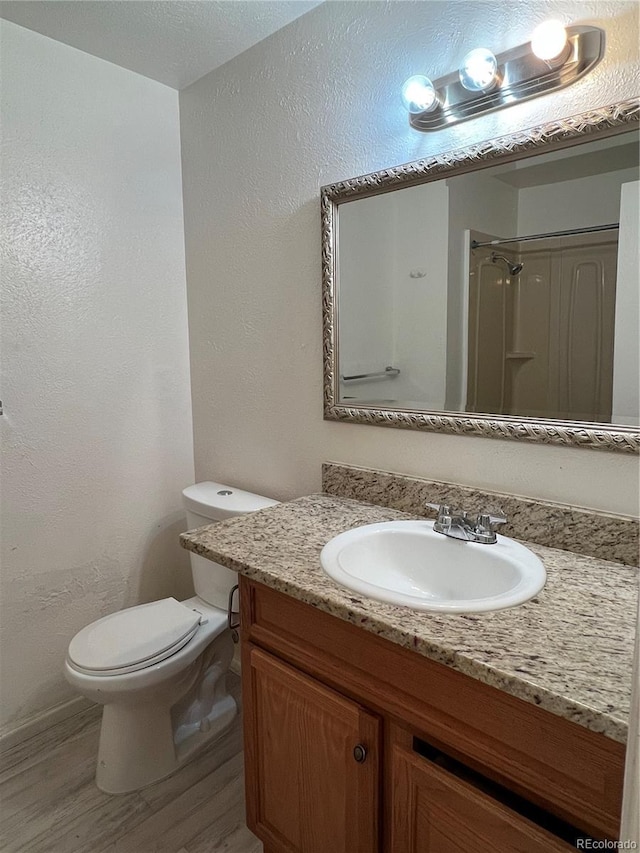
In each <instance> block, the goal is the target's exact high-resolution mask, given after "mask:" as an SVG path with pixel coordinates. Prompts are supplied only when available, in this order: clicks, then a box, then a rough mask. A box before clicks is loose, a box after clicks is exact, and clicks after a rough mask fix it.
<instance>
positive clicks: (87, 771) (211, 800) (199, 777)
mask: <svg viewBox="0 0 640 853" xmlns="http://www.w3.org/2000/svg"><path fill="white" fill-rule="evenodd" d="M230 685H231V687H232V692H233V693H234V694H235V695H236V697H237V698H239V680H238V679H237V677H236V676H234V675H232V676H231V677H230ZM99 711H100V709H99V708H98V709H91V710H89V711H84V712H82V713H81V714H77V715H76V716H75V717H74V718H71V719H69V720H65V721H63V722H61V723H59V724H57V725H56V726H52V727H51V728H52V730H51V731H49V732H42V733H40V734H39V735H37V736H35V737H33V738H31V739H30V741H26V742H24V743H22V744H19V745H17V746H15V747H13V748H11V749H10V750H9V751H7V753H5V755H4V756H3V758H4V769H3V772H2V774H1V775H0V815H1V816H2V822H1V825H0V850H2V851H3V853H262V845H261V844H260V842H259V841H258V840H257V839H256V838H255V836H254V835H253V834H252V833H251V832H249V830H248V829H247V827H246V824H245V817H244V791H243V788H244V778H243V767H242V722H241V718H240V716H238V718H237V719H236V720H235V721H234V723H233V724H232V726H231V727H230V728H229V729H228V731H227V732H226V733H225V734H224V735H223V736H222V737H221V738H219V739H218V740H217V741H215V742H213V743H211V744H207V746H206V747H205V748H204V749H202V750H200V751H199V752H198V753H197V754H196V755H195V756H194V757H193V758H192V760H191V761H189V762H188V763H187V764H185V765H184V766H183V767H182V768H180V770H178V771H177V772H176V773H174V774H173V775H172V776H170V777H169V778H168V779H163V780H161V781H160V782H157V783H156V784H155V785H151V786H149V787H147V788H144V789H142V790H141V791H137V792H134V793H131V794H124V795H119V796H110V795H108V794H104V793H103V792H102V791H99V790H98V788H97V787H96V785H95V780H94V776H95V761H96V756H97V746H98V736H99V725H100V720H99Z"/></svg>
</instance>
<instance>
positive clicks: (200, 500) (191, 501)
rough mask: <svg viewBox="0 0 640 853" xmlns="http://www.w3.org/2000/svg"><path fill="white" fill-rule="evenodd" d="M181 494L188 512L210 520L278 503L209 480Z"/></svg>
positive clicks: (189, 487)
mask: <svg viewBox="0 0 640 853" xmlns="http://www.w3.org/2000/svg"><path fill="white" fill-rule="evenodd" d="M182 494H183V497H184V504H185V506H186V508H187V509H188V510H191V512H195V513H198V515H202V516H204V517H205V518H211V519H212V520H215V519H222V518H231V517H232V516H234V515H244V514H245V513H249V512H256V511H257V510H259V509H265V508H266V507H269V506H275V505H276V504H277V503H278V501H274V500H272V499H271V498H265V497H264V496H263V495H254V494H253V493H252V492H245V491H243V490H242V489H236V488H235V486H225V485H224V483H214V482H212V481H210V480H209V481H207V482H204V483H195V484H194V485H193V486H187V488H186V489H183V492H182Z"/></svg>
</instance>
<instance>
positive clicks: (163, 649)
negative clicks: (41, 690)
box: [64, 482, 277, 794]
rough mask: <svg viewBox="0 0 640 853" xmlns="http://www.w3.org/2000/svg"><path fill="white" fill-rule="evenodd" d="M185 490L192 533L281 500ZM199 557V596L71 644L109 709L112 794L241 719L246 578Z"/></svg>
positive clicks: (106, 771) (85, 685)
mask: <svg viewBox="0 0 640 853" xmlns="http://www.w3.org/2000/svg"><path fill="white" fill-rule="evenodd" d="M182 494H183V496H184V503H185V507H186V511H187V523H188V525H189V529H193V528H195V527H202V526H203V525H205V524H211V523H212V522H214V521H221V520H223V519H225V518H231V517H233V516H237V515H245V514H246V513H250V512H255V511H256V510H259V509H264V508H265V507H269V506H273V505H275V504H276V503H277V501H273V500H271V499H270V498H265V497H261V496H260V495H254V494H251V493H250V492H244V491H242V490H240V489H234V488H231V487H229V486H224V485H222V484H221V483H212V482H207V483H196V484H195V485H194V486H189V487H188V488H186V489H185V490H184V491H183V493H182ZM190 557H191V570H192V573H193V583H194V587H195V591H196V595H195V596H194V597H193V598H189V599H187V600H186V601H183V602H179V601H176V600H175V599H174V598H165V599H163V600H162V601H154V602H152V603H151V604H140V605H138V606H137V607H129V608H127V609H126V610H120V611H118V612H117V613H112V614H111V615H110V616H105V617H104V618H103V619H98V620H97V621H96V622H93V623H92V624H91V625H88V626H87V627H86V628H83V629H82V630H81V631H79V632H78V633H77V634H76V636H75V637H74V638H73V640H71V642H70V643H69V650H68V652H67V659H66V661H65V665H64V672H65V676H66V678H67V680H68V681H69V682H70V683H71V684H72V685H73V686H74V687H75V688H76V689H77V690H78V691H79V692H80V693H82V694H83V695H84V696H86V697H87V698H89V699H91V700H93V701H94V702H98V703H100V704H102V705H104V711H103V714H102V728H101V730H100V747H99V750H98V767H97V771H96V783H97V785H98V787H99V788H100V789H101V790H103V791H106V792H107V793H110V794H121V793H125V792H126V791H134V790H136V789H138V788H142V787H144V786H145V785H149V784H151V783H152V782H156V781H157V780H158V779H162V778H163V777H165V776H168V775H169V774H170V773H173V771H174V770H177V768H178V767H179V766H180V765H181V764H183V763H184V761H186V759H187V758H189V756H190V755H191V754H192V753H193V752H194V750H196V749H197V748H198V747H199V746H201V745H202V744H203V743H204V742H205V741H208V740H210V739H211V738H213V737H216V736H217V735H219V734H220V733H221V732H222V731H223V730H224V729H225V728H226V727H227V726H228V725H229V724H230V723H231V721H232V720H233V718H234V717H235V715H236V712H237V708H236V703H235V701H234V699H233V697H232V696H230V695H229V693H228V692H227V686H226V674H227V670H228V669H229V664H230V663H231V659H232V657H233V640H232V638H231V630H230V628H229V625H228V616H227V608H228V605H229V593H230V591H231V590H232V588H233V587H234V586H235V584H236V583H237V575H236V574H235V572H232V571H230V570H229V569H227V568H225V567H224V566H221V565H219V564H218V563H214V562H212V561H211V560H206V559H205V558H204V557H198V556H196V555H195V554H191V555H190Z"/></svg>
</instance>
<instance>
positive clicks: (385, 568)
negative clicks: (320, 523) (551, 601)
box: [320, 521, 547, 613]
mask: <svg viewBox="0 0 640 853" xmlns="http://www.w3.org/2000/svg"><path fill="white" fill-rule="evenodd" d="M320 562H321V563H322V568H323V569H324V570H325V572H326V573H327V574H328V575H330V577H332V578H333V579H334V580H335V581H337V582H338V583H339V584H342V586H346V587H347V588H348V589H351V590H353V591H354V592H357V593H360V595H364V596H367V597H368V598H376V599H378V600H379V601H387V602H389V603H390V604H401V605H404V606H405V607H412V608H414V609H415V610H434V611H438V612H442V613H480V612H483V611H486V610H502V609H503V608H505V607H514V606H515V605H517V604H522V603H523V602H525V601H528V600H529V599H530V598H533V596H534V595H536V593H538V592H540V590H541V589H542V587H543V586H544V584H545V581H546V579H547V575H546V572H545V570H544V566H543V565H542V563H541V562H540V560H539V559H538V558H537V557H536V555H535V554H534V553H533V552H532V551H530V550H529V549H528V548H525V546H524V545H520V543H519V542H514V540H513V539H508V538H507V537H506V536H498V541H497V542H496V543H495V544H494V545H481V544H479V543H477V542H465V541H463V540H460V539H452V538H450V537H448V536H444V535H443V534H442V533H436V532H435V531H434V530H433V522H432V521H388V522H383V523H381V524H367V525H366V526H364V527H355V528H354V529H353V530H347V531H346V532H345V533H341V534H340V535H339V536H335V537H334V538H333V539H331V540H330V541H329V542H327V544H326V545H325V546H324V548H323V549H322V553H321V554H320Z"/></svg>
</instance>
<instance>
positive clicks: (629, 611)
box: [183, 495, 637, 853]
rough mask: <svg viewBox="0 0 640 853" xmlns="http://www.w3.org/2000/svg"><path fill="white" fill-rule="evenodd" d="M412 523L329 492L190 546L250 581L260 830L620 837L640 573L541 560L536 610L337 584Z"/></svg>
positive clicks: (249, 774) (327, 847)
mask: <svg viewBox="0 0 640 853" xmlns="http://www.w3.org/2000/svg"><path fill="white" fill-rule="evenodd" d="M407 517H408V516H407V515H406V514H404V513H400V512H398V511H396V510H393V509H388V508H386V507H380V506H371V505H368V504H364V503H360V502H358V501H353V500H348V499H345V498H341V497H331V496H327V495H315V496H310V497H307V498H301V499H299V500H296V501H292V502H291V503H288V504H282V505H280V506H278V507H274V508H272V509H269V510H266V511H264V512H260V513H256V514H255V515H253V516H251V517H249V518H246V519H233V520H231V521H228V522H225V523H223V524H221V525H217V526H216V527H212V528H204V529H201V530H199V531H194V532H192V533H188V534H186V535H185V536H184V537H183V544H184V545H185V547H187V548H189V549H191V550H194V551H196V552H197V553H200V554H202V555H203V556H206V557H209V558H211V559H215V560H217V561H220V562H222V563H223V564H224V565H226V566H228V567H229V568H232V569H234V570H236V571H238V572H240V573H241V575H242V577H241V609H242V613H241V618H242V628H241V635H242V677H243V701H244V719H245V722H244V725H245V756H246V757H245V767H246V791H247V823H248V825H249V827H250V828H251V829H252V831H253V832H255V834H256V835H257V836H258V837H259V838H260V839H261V840H262V841H263V843H264V846H265V852H266V853H294V851H295V853H325V851H332V852H333V851H335V853H341V851H344V853H354V851H361V853H412V851H415V853H418V851H420V853H427V852H428V853H431V852H432V851H433V852H434V853H435V852H436V851H437V853H445V851H447V853H448V851H452V853H455V851H460V853H463V851H464V853H468V851H471V850H473V851H474V853H476V852H477V853H483V851H487V853H489V851H494V850H496V849H500V850H501V851H505V853H508V851H531V853H534V851H540V853H542V851H545V853H546V851H561V850H567V851H568V850H572V849H575V841H576V839H577V838H584V837H589V836H590V837H593V838H598V839H602V838H608V839H615V838H617V837H618V827H619V820H620V806H621V798H622V783H623V771H624V749H625V747H624V744H625V740H626V731H627V716H628V705H629V695H630V689H631V685H630V679H631V664H632V644H633V619H634V608H635V601H636V594H637V592H636V590H637V587H636V581H637V572H636V570H634V569H633V568H630V567H627V566H624V565H621V564H618V563H613V562H607V561H603V560H601V559H596V558H594V557H589V556H583V555H575V554H571V553H569V552H567V551H560V550H557V549H553V548H548V547H545V546H539V545H531V546H530V547H531V548H532V550H534V552H535V553H536V554H537V555H538V556H539V557H540V559H542V560H543V562H544V564H545V567H546V570H547V577H548V579H547V584H546V586H545V589H544V590H543V591H542V592H541V593H540V594H539V595H538V596H536V597H535V598H534V599H532V600H531V601H529V602H527V603H526V604H524V605H522V606H521V607H517V608H512V609H509V610H504V611H498V612H494V613H486V614H485V613H483V614H474V615H445V616H443V615H439V614H435V613H418V612H416V611H412V610H408V609H406V608H402V607H397V606H393V605H389V604H385V603H382V602H377V601H373V600H371V599H365V598H363V597H359V596H358V595H357V594H354V593H352V592H350V591H349V590H346V589H343V588H342V587H339V586H338V585H336V584H335V583H334V582H333V581H332V580H331V579H330V578H328V576H327V575H325V574H324V572H323V571H322V569H321V567H320V562H319V553H320V550H321V548H322V546H323V545H324V544H325V543H326V542H327V541H328V540H329V539H331V538H332V537H333V536H335V535H336V534H337V533H340V532H342V531H343V530H347V529H350V528H352V527H355V526H358V525H363V524H370V523H375V522H377V521H389V520H395V519H400V518H407Z"/></svg>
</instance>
